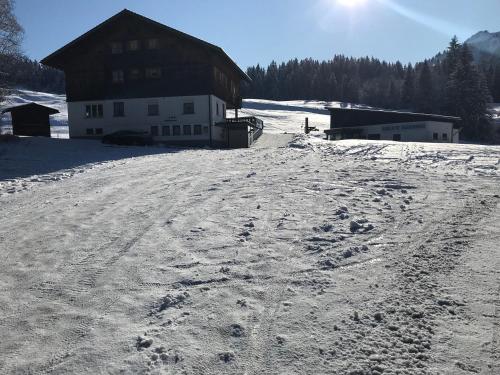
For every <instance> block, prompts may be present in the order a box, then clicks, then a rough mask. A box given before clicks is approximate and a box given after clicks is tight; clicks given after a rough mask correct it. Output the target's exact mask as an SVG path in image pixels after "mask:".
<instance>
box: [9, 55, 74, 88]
mask: <svg viewBox="0 0 500 375" xmlns="http://www.w3.org/2000/svg"><path fill="white" fill-rule="evenodd" d="M0 72H1V74H0V83H1V86H2V87H20V88H25V89H29V90H34V91H44V92H53V93H58V94H62V93H64V85H65V83H64V82H65V81H64V73H63V72H61V71H59V70H56V69H52V68H49V67H46V66H44V65H41V64H40V63H39V62H37V61H35V60H31V59H29V58H28V57H26V56H23V55H22V54H0Z"/></svg>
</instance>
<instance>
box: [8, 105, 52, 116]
mask: <svg viewBox="0 0 500 375" xmlns="http://www.w3.org/2000/svg"><path fill="white" fill-rule="evenodd" d="M35 108H37V109H42V110H45V111H46V112H47V113H48V114H49V115H55V114H56V113H59V111H58V110H57V109H54V108H50V107H46V106H44V105H41V104H37V103H28V104H22V105H18V106H14V107H9V108H5V109H4V110H3V111H2V114H3V113H7V112H14V111H19V110H27V109H35Z"/></svg>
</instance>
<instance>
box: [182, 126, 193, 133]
mask: <svg viewBox="0 0 500 375" xmlns="http://www.w3.org/2000/svg"><path fill="white" fill-rule="evenodd" d="M182 131H183V134H184V135H191V125H184V126H183V127H182Z"/></svg>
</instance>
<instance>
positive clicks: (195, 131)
mask: <svg viewBox="0 0 500 375" xmlns="http://www.w3.org/2000/svg"><path fill="white" fill-rule="evenodd" d="M193 134H194V135H201V125H195V126H193Z"/></svg>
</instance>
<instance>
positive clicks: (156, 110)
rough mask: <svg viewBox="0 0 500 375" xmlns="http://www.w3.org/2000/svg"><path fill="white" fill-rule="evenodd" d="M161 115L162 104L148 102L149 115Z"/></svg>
mask: <svg viewBox="0 0 500 375" xmlns="http://www.w3.org/2000/svg"><path fill="white" fill-rule="evenodd" d="M159 115H160V106H159V105H158V104H157V103H155V104H148V116H159Z"/></svg>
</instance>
